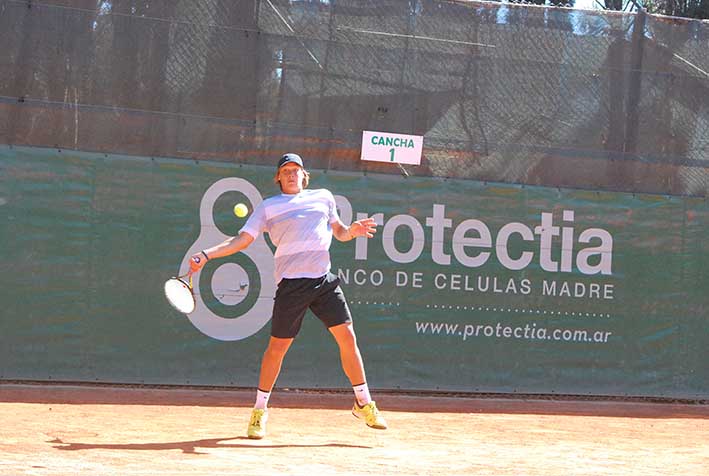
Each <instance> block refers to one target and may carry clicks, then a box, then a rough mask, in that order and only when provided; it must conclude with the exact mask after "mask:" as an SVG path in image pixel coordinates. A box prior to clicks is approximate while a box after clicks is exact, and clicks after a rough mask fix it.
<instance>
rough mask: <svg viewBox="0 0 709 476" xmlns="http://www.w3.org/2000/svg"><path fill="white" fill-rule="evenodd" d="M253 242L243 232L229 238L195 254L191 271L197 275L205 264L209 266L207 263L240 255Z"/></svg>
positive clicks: (250, 237)
mask: <svg viewBox="0 0 709 476" xmlns="http://www.w3.org/2000/svg"><path fill="white" fill-rule="evenodd" d="M253 242H254V237H253V236H251V235H250V234H248V233H246V232H244V231H242V232H241V233H239V234H238V235H237V236H232V237H231V238H227V239H226V240H224V241H222V242H221V243H219V244H218V245H216V246H212V247H211V248H205V249H204V250H202V251H200V252H199V253H195V254H193V255H192V258H191V259H190V270H191V271H192V272H193V273H196V272H197V271H199V270H200V269H202V267H203V266H204V265H205V264H207V261H209V260H213V259H215V258H223V257H225V256H230V255H233V254H234V253H238V252H239V251H241V250H243V249H245V248H247V247H248V246H249V245H250V244H251V243H253Z"/></svg>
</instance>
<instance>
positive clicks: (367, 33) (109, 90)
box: [0, 0, 709, 196]
mask: <svg viewBox="0 0 709 476" xmlns="http://www.w3.org/2000/svg"><path fill="white" fill-rule="evenodd" d="M0 45H2V48H1V49H0V143H3V144H11V145H14V144H16V145H33V146H42V147H55V148H60V149H76V150H83V151H95V152H102V153H122V154H134V155H140V156H167V157H177V158H184V159H191V160H194V159H196V160H216V161H227V162H234V163H252V164H268V165H272V164H273V163H274V162H275V160H276V158H277V157H278V156H279V155H280V154H282V153H283V152H286V151H295V152H298V153H300V154H301V155H303V157H304V158H305V159H306V161H307V163H308V167H309V168H320V169H337V170H350V171H359V172H364V173H370V172H377V173H390V174H399V173H401V170H400V169H399V168H398V167H395V166H393V165H392V164H381V163H373V162H362V161H360V160H359V157H360V147H361V136H362V131H363V130H375V131H389V132H399V133H404V134H415V135H422V136H424V151H423V160H422V164H421V165H420V166H417V167H412V166H407V167H406V171H407V173H408V174H410V175H423V176H436V177H449V178H461V179H471V180H480V181H497V182H506V183H519V184H532V185H543V186H553V187H572V188H583V189H594V190H608V191H625V192H646V193H659V194H673V195H694V196H706V194H707V191H708V190H709V174H707V170H708V167H709V23H707V22H702V21H698V20H686V19H677V18H667V17H655V16H649V15H646V14H643V13H639V14H630V13H619V12H601V11H583V10H573V9H568V8H560V7H539V6H532V5H518V4H510V3H495V2H473V1H444V0H437V1H434V0H411V1H401V0H376V1H375V0H329V1H328V0H319V1H317V0H304V1H296V0H291V1H286V0H199V1H196V0H190V1H187V0H157V1H139V0H114V1H100V0H99V1H95V0H94V1H89V0H74V1H70V0H63V1H62V0H57V1H44V2H36V1H19V0H0Z"/></svg>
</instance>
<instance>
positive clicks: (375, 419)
mask: <svg viewBox="0 0 709 476" xmlns="http://www.w3.org/2000/svg"><path fill="white" fill-rule="evenodd" d="M352 414H353V415H354V416H355V417H357V418H363V419H364V422H365V423H366V424H367V426H368V427H370V428H375V429H377V430H386V429H387V422H386V420H385V419H384V417H383V416H382V415H381V414H380V413H379V409H378V408H377V404H376V403H374V401H371V402H369V403H368V404H366V405H364V406H361V407H360V406H359V404H358V403H357V400H355V403H354V406H353V407H352Z"/></svg>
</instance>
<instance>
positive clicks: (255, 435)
mask: <svg viewBox="0 0 709 476" xmlns="http://www.w3.org/2000/svg"><path fill="white" fill-rule="evenodd" d="M304 286H307V283H305V282H303V280H291V279H284V280H282V281H281V282H280V283H279V284H278V289H277V291H276V297H275V299H274V302H273V316H272V317H271V338H270V340H269V341H268V347H266V351H265V352H264V354H263V358H262V359H261V372H260V374H259V383H258V390H257V391H256V403H255V404H254V409H253V411H252V412H251V419H250V420H249V427H248V430H247V436H248V437H249V438H252V439H261V438H263V437H264V436H265V435H266V421H267V420H268V400H269V398H270V396H271V391H272V390H273V386H274V385H275V383H276V380H277V379H278V374H279V373H280V372H281V365H282V364H283V358H284V357H285V355H286V353H287V352H288V349H289V348H290V346H291V344H292V343H293V339H294V338H295V336H296V335H297V334H298V332H299V331H300V326H301V324H302V322H303V317H304V316H305V311H307V309H308V305H309V301H308V300H307V299H304V298H303V294H302V293H301V292H300V291H302V289H303V287H304Z"/></svg>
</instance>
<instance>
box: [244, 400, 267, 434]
mask: <svg viewBox="0 0 709 476" xmlns="http://www.w3.org/2000/svg"><path fill="white" fill-rule="evenodd" d="M267 421H268V410H265V409H261V408H254V410H253V411H252V412H251V420H250V421H249V430H248V431H247V432H246V435H247V436H248V437H249V439H252V440H260V439H261V438H263V437H264V436H266V422H267Z"/></svg>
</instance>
